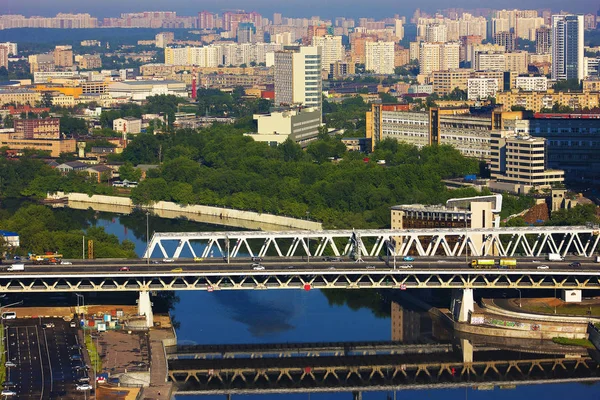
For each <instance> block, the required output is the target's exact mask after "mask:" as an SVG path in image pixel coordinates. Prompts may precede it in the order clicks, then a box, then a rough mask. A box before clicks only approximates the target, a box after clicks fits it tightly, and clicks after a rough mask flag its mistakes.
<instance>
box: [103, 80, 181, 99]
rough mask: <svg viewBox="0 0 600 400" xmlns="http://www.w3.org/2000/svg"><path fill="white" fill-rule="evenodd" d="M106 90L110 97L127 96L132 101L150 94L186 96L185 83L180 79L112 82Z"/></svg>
mask: <svg viewBox="0 0 600 400" xmlns="http://www.w3.org/2000/svg"><path fill="white" fill-rule="evenodd" d="M108 92H109V94H110V96H111V97H112V98H128V99H131V100H134V101H143V100H146V98H148V97H150V96H157V95H163V94H164V95H175V96H179V97H188V92H187V89H186V84H185V83H184V82H180V81H131V82H112V83H110V84H109V87H108Z"/></svg>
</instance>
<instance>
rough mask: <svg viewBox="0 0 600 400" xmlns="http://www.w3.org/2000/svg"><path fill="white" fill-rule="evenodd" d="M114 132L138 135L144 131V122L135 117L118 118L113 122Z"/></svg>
mask: <svg viewBox="0 0 600 400" xmlns="http://www.w3.org/2000/svg"><path fill="white" fill-rule="evenodd" d="M113 131H115V132H121V133H131V134H136V133H140V132H141V131H142V120H141V119H140V118H135V117H123V118H117V119H115V120H114V121H113Z"/></svg>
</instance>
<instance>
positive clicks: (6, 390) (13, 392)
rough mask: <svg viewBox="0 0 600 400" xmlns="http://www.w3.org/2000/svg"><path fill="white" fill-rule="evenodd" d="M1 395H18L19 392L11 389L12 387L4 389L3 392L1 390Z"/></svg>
mask: <svg viewBox="0 0 600 400" xmlns="http://www.w3.org/2000/svg"><path fill="white" fill-rule="evenodd" d="M0 395H2V396H16V395H17V392H15V391H14V390H10V389H4V390H3V391H2V392H0Z"/></svg>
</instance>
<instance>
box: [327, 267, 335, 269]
mask: <svg viewBox="0 0 600 400" xmlns="http://www.w3.org/2000/svg"><path fill="white" fill-rule="evenodd" d="M327 269H335V267H329V268H327Z"/></svg>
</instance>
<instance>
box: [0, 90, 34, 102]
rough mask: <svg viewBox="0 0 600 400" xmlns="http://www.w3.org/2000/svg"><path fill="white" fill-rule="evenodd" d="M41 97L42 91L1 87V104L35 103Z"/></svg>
mask: <svg viewBox="0 0 600 400" xmlns="http://www.w3.org/2000/svg"><path fill="white" fill-rule="evenodd" d="M40 99H41V95H40V93H38V92H36V91H34V90H29V89H0V106H3V105H6V104H10V103H14V104H17V105H20V104H30V105H34V104H35V103H36V102H39V101H40Z"/></svg>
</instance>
